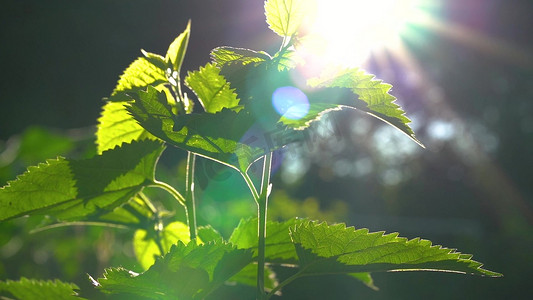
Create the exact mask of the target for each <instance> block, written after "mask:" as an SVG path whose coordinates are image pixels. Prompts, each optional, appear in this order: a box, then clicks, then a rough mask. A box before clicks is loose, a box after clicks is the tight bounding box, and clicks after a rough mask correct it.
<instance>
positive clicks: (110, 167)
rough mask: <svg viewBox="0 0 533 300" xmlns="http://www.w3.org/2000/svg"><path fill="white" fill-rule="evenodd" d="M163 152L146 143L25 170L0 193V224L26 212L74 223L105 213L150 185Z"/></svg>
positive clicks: (158, 143)
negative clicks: (73, 221)
mask: <svg viewBox="0 0 533 300" xmlns="http://www.w3.org/2000/svg"><path fill="white" fill-rule="evenodd" d="M163 149H164V147H163V146H162V144H161V143H160V142H156V141H150V140H146V141H140V142H132V143H131V144H124V145H123V146H122V147H117V148H115V149H113V150H109V151H106V152H104V153H103V154H102V155H99V156H96V157H93V158H90V159H84V160H67V159H64V158H58V159H54V160H49V161H47V162H46V163H43V164H40V165H38V166H35V167H30V168H28V171H27V172H26V173H24V174H23V175H21V176H19V177H18V178H17V180H15V181H11V182H10V183H8V185H7V186H5V187H3V188H1V189H0V220H5V219H10V218H14V217H19V216H23V215H26V214H49V215H52V216H54V217H56V218H58V219H61V220H75V219H79V218H81V217H85V216H90V215H100V214H105V213H108V212H110V211H112V210H113V209H115V208H116V207H118V206H119V205H121V204H123V203H125V202H127V201H128V200H129V199H131V198H132V197H133V196H135V195H136V194H137V193H138V192H140V191H141V190H142V189H143V187H145V186H147V185H150V184H151V183H153V181H154V171H155V165H156V163H157V160H158V158H159V156H160V155H161V153H162V151H163Z"/></svg>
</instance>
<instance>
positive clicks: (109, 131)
mask: <svg viewBox="0 0 533 300" xmlns="http://www.w3.org/2000/svg"><path fill="white" fill-rule="evenodd" d="M144 138H149V139H156V137H154V136H153V135H151V134H150V133H148V132H147V131H146V130H144V128H142V127H141V126H140V125H139V124H138V123H137V122H136V121H135V119H133V117H132V116H131V115H130V114H129V113H128V111H127V110H126V107H125V104H124V102H107V103H106V104H105V105H104V107H103V108H102V115H101V116H100V118H99V119H98V129H97V132H96V144H97V148H98V149H97V150H98V154H102V152H104V151H106V150H109V149H113V148H115V147H116V146H120V145H122V144H123V143H130V142H132V141H137V140H142V139H144Z"/></svg>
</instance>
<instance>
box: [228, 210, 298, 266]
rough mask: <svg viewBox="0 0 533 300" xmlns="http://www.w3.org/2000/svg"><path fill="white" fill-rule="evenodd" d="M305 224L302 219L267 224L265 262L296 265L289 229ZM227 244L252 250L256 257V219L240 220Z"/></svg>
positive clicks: (295, 255)
mask: <svg viewBox="0 0 533 300" xmlns="http://www.w3.org/2000/svg"><path fill="white" fill-rule="evenodd" d="M302 222H305V220H302V219H291V220H288V221H285V222H282V223H280V222H275V221H268V222H267V226H266V228H267V237H266V241H265V244H266V248H265V258H266V260H267V262H270V263H275V262H281V263H286V264H287V263H297V258H298V256H297V254H296V250H295V248H294V244H293V242H292V240H291V237H290V235H289V228H291V227H294V226H296V225H299V224H301V223H302ZM229 242H230V243H232V244H234V245H236V246H237V247H238V248H239V249H252V250H253V251H254V256H256V255H257V218H253V219H248V220H241V222H240V223H239V225H238V226H237V228H235V230H234V231H233V233H232V234H231V237H230V238H229Z"/></svg>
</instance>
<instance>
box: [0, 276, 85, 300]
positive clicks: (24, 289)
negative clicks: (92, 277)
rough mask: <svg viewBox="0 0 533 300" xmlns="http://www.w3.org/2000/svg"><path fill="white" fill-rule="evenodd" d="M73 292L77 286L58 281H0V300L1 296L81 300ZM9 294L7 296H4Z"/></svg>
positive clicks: (38, 299) (25, 299)
mask: <svg viewBox="0 0 533 300" xmlns="http://www.w3.org/2000/svg"><path fill="white" fill-rule="evenodd" d="M75 290H79V288H78V286H77V285H75V284H73V283H65V282H61V281H59V280H54V281H42V280H34V279H27V278H21V279H20V280H19V281H12V280H7V281H0V298H2V299H4V297H2V296H8V297H9V298H5V299H11V297H15V298H16V299H23V300H41V299H54V300H76V299H78V300H79V299H83V298H81V297H77V295H78V293H76V292H75ZM6 293H9V294H6Z"/></svg>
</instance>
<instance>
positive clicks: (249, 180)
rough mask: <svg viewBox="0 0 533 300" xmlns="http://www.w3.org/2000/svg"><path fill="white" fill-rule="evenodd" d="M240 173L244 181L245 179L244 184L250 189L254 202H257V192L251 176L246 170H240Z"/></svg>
mask: <svg viewBox="0 0 533 300" xmlns="http://www.w3.org/2000/svg"><path fill="white" fill-rule="evenodd" d="M240 173H241V175H242V177H243V178H244V181H246V184H247V185H248V188H249V189H250V192H251V193H252V196H253V197H254V200H255V202H256V203H258V201H259V193H258V192H257V189H256V188H255V185H254V182H253V181H252V178H250V176H249V175H248V173H246V172H240Z"/></svg>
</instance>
